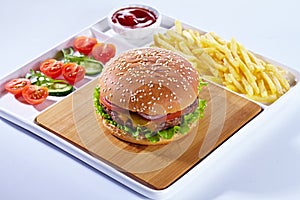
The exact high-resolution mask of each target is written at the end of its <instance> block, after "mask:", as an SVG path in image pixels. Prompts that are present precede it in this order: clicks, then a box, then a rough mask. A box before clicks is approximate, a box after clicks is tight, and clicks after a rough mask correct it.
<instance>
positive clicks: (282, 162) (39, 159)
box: [0, 0, 300, 200]
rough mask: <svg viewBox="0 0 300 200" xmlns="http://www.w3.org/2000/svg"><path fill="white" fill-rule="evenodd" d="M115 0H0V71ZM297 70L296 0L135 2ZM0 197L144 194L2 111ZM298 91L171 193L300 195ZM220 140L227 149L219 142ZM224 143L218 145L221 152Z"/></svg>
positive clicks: (214, 196) (226, 196)
mask: <svg viewBox="0 0 300 200" xmlns="http://www.w3.org/2000/svg"><path fill="white" fill-rule="evenodd" d="M129 2H130V3H132V1H115V0H109V1H104V0H85V1H77V0H70V1H63V0H51V1H50V0H45V1H33V0H30V1H29V0H27V1H26V0H24V1H23V0H22V1H21V0H20V1H16V0H9V1H4V0H1V1H0V55H1V62H0V69H1V70H0V76H1V77H2V76H4V75H5V74H7V73H9V72H11V71H13V70H16V69H17V68H19V67H20V66H22V65H23V64H25V63H27V62H28V61H29V60H31V59H33V58H35V57H37V56H38V55H40V54H41V53H42V52H45V51H46V50H49V49H50V48H52V47H53V46H55V45H56V44H58V43H60V42H61V41H63V40H65V39H66V38H68V37H69V36H71V35H73V34H74V33H76V32H78V31H80V30H82V29H83V28H85V27H86V26H88V25H90V24H92V23H95V22H96V21H98V20H99V19H101V18H103V17H105V16H106V15H107V14H108V12H109V11H110V10H111V9H113V8H115V7H116V6H120V5H124V4H126V3H129ZM139 2H143V3H146V4H150V5H153V6H154V7H156V8H158V9H159V10H160V11H161V12H162V13H164V14H166V15H169V16H171V17H174V18H177V19H179V20H181V21H183V22H186V23H189V24H191V25H193V26H195V27H198V28H200V29H202V30H205V31H214V32H216V33H217V34H219V35H221V36H222V37H224V38H226V39H230V38H231V37H233V36H234V37H235V38H236V39H237V40H238V41H240V42H241V43H243V44H244V45H245V46H246V47H247V48H249V49H251V50H252V51H254V52H257V53H260V54H262V55H264V56H266V57H269V58H272V59H273V60H276V61H278V62H281V63H284V64H285V65H287V66H290V67H292V68H295V69H298V70H300V60H299V57H300V39H299V37H300V22H299V19H300V12H299V8H300V5H299V4H298V2H297V1H296V0H285V1H271V0H267V1H266V0H265V1H264V0H262V1H261V0H260V1H259V0H251V1H250V0H249V1H237V0H236V1H234V0H227V1H215V0H206V1H203V0H199V1H195V0H184V1H173V0H172V1H171V0H168V1H139ZM0 119H1V121H0V199H143V198H144V197H143V196H141V195H139V194H137V193H135V192H133V191H132V190H130V189H128V188H126V187H125V186H123V185H121V184H119V183H118V182H116V181H114V180H112V179H110V178H109V177H107V176H106V175H104V174H102V173H100V172H98V171H96V170H94V169H92V168H91V167H89V166H87V165H86V164H84V163H82V162H80V161H79V160H77V159H76V158H74V157H72V156H70V155H68V154H66V153H64V152H63V151H61V150H59V149H58V148H56V147H55V146H53V145H51V144H49V143H48V142H46V141H44V140H42V139H40V138H38V137H36V136H35V135H34V134H32V133H30V132H28V131H26V130H23V129H22V128H20V127H17V126H15V125H14V124H12V123H10V122H8V121H6V120H4V119H2V118H0ZM299 122H300V91H298V92H297V94H295V95H294V96H292V97H291V98H289V99H288V101H287V102H286V103H285V105H284V106H281V107H280V108H278V109H277V110H275V111H274V112H273V116H272V117H271V118H269V119H268V120H264V123H265V124H264V125H263V126H258V127H259V128H257V129H255V130H253V131H251V132H246V133H245V132H243V133H242V134H237V135H235V137H233V138H231V139H230V140H229V141H228V142H227V144H226V143H225V145H224V147H223V148H220V150H219V151H217V152H216V153H214V154H212V155H211V158H210V161H209V162H207V163H206V166H205V167H204V168H203V170H202V171H201V170H200V172H199V174H198V176H196V177H195V178H194V179H193V180H192V182H190V183H188V184H187V185H186V186H185V187H184V188H178V193H176V194H174V196H173V197H172V198H173V199H218V200H220V199H222V200H224V199H300V172H299V170H300V129H299ZM225 147H226V148H225ZM222 150H224V151H223V152H222Z"/></svg>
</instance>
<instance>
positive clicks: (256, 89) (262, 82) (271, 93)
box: [154, 20, 291, 104]
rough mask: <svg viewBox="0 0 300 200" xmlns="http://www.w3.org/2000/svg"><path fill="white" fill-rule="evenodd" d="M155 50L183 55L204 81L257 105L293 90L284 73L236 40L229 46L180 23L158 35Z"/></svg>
mask: <svg viewBox="0 0 300 200" xmlns="http://www.w3.org/2000/svg"><path fill="white" fill-rule="evenodd" d="M154 46H157V47H161V48H165V49H169V50H172V51H175V52H178V53H180V54H181V55H183V56H184V57H185V58H186V59H188V60H189V61H190V62H191V63H192V65H193V66H194V67H195V68H196V70H197V71H198V72H199V73H200V74H201V75H202V76H203V77H204V78H206V79H208V80H211V81H213V82H216V83H218V84H222V85H224V86H226V87H227V88H228V89H229V90H232V91H235V92H238V93H241V94H244V95H246V96H247V97H248V98H250V99H252V100H254V101H258V102H262V103H266V104H269V103H272V102H274V101H275V100H276V99H278V98H279V97H280V96H281V95H283V94H284V93H285V92H287V91H288V90H289V89H290V87H291V86H290V83H289V81H288V80H287V78H286V75H285V73H286V72H285V71H284V70H282V69H280V68H279V67H277V66H274V65H272V64H271V63H268V62H267V61H264V60H262V59H261V58H260V57H258V56H256V55H255V54H253V53H252V52H250V51H249V50H247V49H246V48H245V47H244V46H243V45H242V44H240V43H239V42H237V41H236V40H235V39H234V38H232V39H231V40H230V41H228V42H227V41H226V40H224V39H222V38H221V37H219V36H218V35H217V34H215V33H213V32H209V33H205V34H202V33H200V32H198V31H195V30H192V29H183V27H182V25H181V23H180V21H177V20H176V21H175V29H172V30H168V31H166V33H165V34H161V33H158V34H156V35H154Z"/></svg>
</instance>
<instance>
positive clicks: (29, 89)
mask: <svg viewBox="0 0 300 200" xmlns="http://www.w3.org/2000/svg"><path fill="white" fill-rule="evenodd" d="M22 96H23V98H24V100H25V101H26V102H27V103H29V104H32V105H36V104H40V103H42V102H43V101H44V100H45V99H46V98H47V96H48V88H46V87H42V86H37V85H27V86H25V88H24V89H23V91H22Z"/></svg>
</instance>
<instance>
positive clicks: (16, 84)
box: [4, 78, 31, 95]
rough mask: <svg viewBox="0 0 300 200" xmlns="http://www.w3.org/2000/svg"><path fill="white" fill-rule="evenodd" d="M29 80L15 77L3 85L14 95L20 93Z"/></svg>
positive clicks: (28, 83)
mask: <svg viewBox="0 0 300 200" xmlns="http://www.w3.org/2000/svg"><path fill="white" fill-rule="evenodd" d="M30 84H31V82H30V80H29V79H26V78H16V79H13V80H11V81H9V82H7V83H6V84H5V86H4V88H5V89H6V90H7V91H8V92H10V93H12V94H14V95H17V94H21V92H22V90H23V89H24V87H25V86H27V85H30Z"/></svg>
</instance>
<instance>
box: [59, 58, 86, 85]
mask: <svg viewBox="0 0 300 200" xmlns="http://www.w3.org/2000/svg"><path fill="white" fill-rule="evenodd" d="M62 75H63V76H64V78H65V79H66V81H68V82H69V83H70V84H74V83H76V82H78V81H81V80H82V79H83V78H84V75H85V68H84V67H82V66H80V65H78V64H76V63H71V62H69V63H65V64H64V66H63V69H62Z"/></svg>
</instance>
